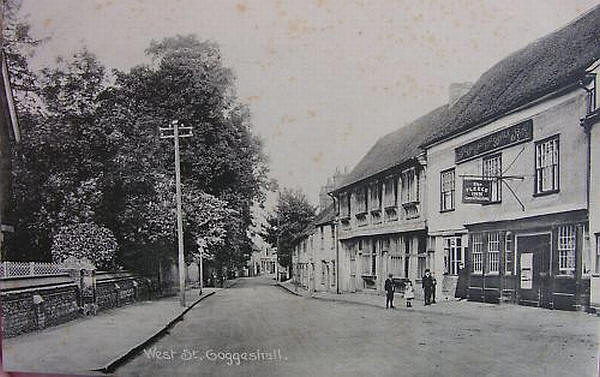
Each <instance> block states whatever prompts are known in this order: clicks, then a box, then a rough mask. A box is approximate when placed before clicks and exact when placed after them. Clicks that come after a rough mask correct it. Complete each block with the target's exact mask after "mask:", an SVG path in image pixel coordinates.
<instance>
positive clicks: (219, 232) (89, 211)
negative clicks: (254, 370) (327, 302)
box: [8, 35, 270, 270]
mask: <svg viewBox="0 0 600 377" xmlns="http://www.w3.org/2000/svg"><path fill="white" fill-rule="evenodd" d="M146 52H147V54H148V55H149V56H150V58H151V63H149V64H141V65H138V66H135V67H133V68H131V69H130V70H129V71H126V72H123V71H116V70H113V71H109V70H108V69H106V67H104V66H103V65H102V64H101V63H100V62H99V60H98V59H97V58H96V56H95V55H94V54H93V53H92V52H90V51H87V50H83V51H80V52H77V53H76V54H74V55H73V56H72V57H71V59H59V60H58V61H57V64H56V65H54V66H52V67H51V68H46V69H44V70H42V71H41V72H40V73H39V74H38V76H37V80H36V85H37V88H36V93H37V94H38V96H39V101H38V102H39V104H40V107H41V111H35V112H34V111H31V109H30V108H28V107H26V106H20V107H19V110H20V115H21V117H22V122H21V123H22V133H23V142H22V143H21V144H20V145H19V146H18V147H17V148H15V153H14V158H13V164H14V170H15V190H14V191H15V204H16V212H17V215H16V216H15V217H16V219H17V233H16V235H15V237H14V239H13V240H12V242H11V243H10V245H9V246H10V249H9V252H8V257H9V258H10V259H13V260H50V259H52V258H54V259H56V256H55V255H56V253H57V251H56V250H57V248H56V247H55V246H53V245H57V244H60V242H59V241H60V240H64V239H65V232H66V231H67V230H68V231H69V232H72V231H73V230H82V229H83V230H85V229H88V230H89V229H101V230H104V229H106V230H108V231H110V232H111V233H112V234H113V235H114V239H115V240H116V242H117V245H118V248H115V250H118V253H117V257H116V263H119V264H121V265H122V266H124V267H128V268H133V269H141V270H148V269H150V268H151V267H150V266H149V265H148V263H150V262H148V261H152V260H158V259H164V258H171V257H173V256H174V253H175V251H176V247H175V245H176V237H175V229H176V228H175V215H174V208H175V204H174V193H175V189H174V183H173V182H174V167H173V144H172V141H171V140H161V139H159V137H158V129H159V127H165V126H166V125H167V124H168V123H169V122H171V121H172V120H175V119H176V120H178V121H180V122H181V123H183V124H184V125H186V126H191V127H193V137H191V138H186V139H182V141H181V170H182V186H183V207H184V208H183V212H184V221H185V223H184V230H185V249H186V252H187V253H188V258H190V257H191V253H192V252H193V251H195V250H197V243H198V242H199V241H201V242H202V243H204V244H206V245H207V248H208V252H209V253H210V254H211V255H212V256H213V260H214V263H215V266H216V267H217V268H218V269H221V270H222V268H223V267H229V268H237V267H241V266H242V265H244V264H245V262H246V260H247V258H248V256H249V254H250V253H251V251H252V247H251V241H250V238H249V236H248V228H249V226H250V225H251V224H252V220H253V219H252V214H251V210H250V208H251V206H252V205H255V204H257V203H262V202H263V201H264V195H265V194H264V190H266V189H268V187H269V183H270V182H269V180H268V178H267V173H268V167H267V159H266V157H265V155H264V154H263V149H262V148H263V147H262V141H261V140H260V139H259V138H258V137H257V136H256V135H255V134H254V133H253V130H252V128H253V126H252V121H251V117H250V111H249V109H248V108H247V107H246V106H245V105H243V104H241V103H240V102H239V100H238V99H237V97H236V93H235V86H234V85H235V80H234V75H233V73H232V71H231V70H230V69H229V68H227V67H225V66H224V65H223V62H222V59H221V54H220V50H219V47H218V45H217V44H216V43H213V42H208V41H200V40H198V39H197V38H196V37H195V36H191V35H190V36H176V37H171V38H165V39H164V40H162V41H154V42H152V43H151V44H150V46H149V47H148V49H147V50H146ZM89 224H93V225H89ZM94 227H96V228H94ZM67 233H68V232H67ZM96 234H100V233H99V232H96Z"/></svg>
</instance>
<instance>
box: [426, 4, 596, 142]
mask: <svg viewBox="0 0 600 377" xmlns="http://www.w3.org/2000/svg"><path fill="white" fill-rule="evenodd" d="M598 59H600V6H597V7H595V8H593V9H591V10H590V11H589V12H587V13H586V14H584V15H583V16H581V17H579V18H577V19H575V20H574V21H572V22H571V23H569V24H568V25H566V26H565V27H563V28H561V29H559V30H557V31H555V32H553V33H551V34H548V35H546V36H544V37H542V38H540V39H538V40H536V41H534V42H532V43H530V44H529V45H527V46H526V47H524V48H522V49H520V50H518V51H516V52H514V53H512V54H511V55H509V56H507V57H506V58H504V59H502V60H501V61H500V62H498V63H497V64H495V65H494V66H493V67H491V68H490V69H489V70H488V71H487V72H485V73H484V74H483V75H481V77H480V78H479V80H477V82H476V83H475V84H474V85H473V87H472V88H471V90H470V91H469V92H468V93H467V94H465V95H464V96H463V97H462V98H461V99H460V100H459V101H458V102H457V103H456V104H455V105H453V106H452V107H451V109H450V112H449V116H448V121H447V123H446V125H445V126H444V127H440V128H439V129H438V130H436V132H434V133H433V134H432V135H431V137H430V138H429V139H428V140H427V141H426V143H425V144H432V143H434V142H437V141H440V140H442V139H445V138H447V137H450V136H452V135H455V134H457V133H460V132H463V131H466V130H468V129H471V128H476V127H477V126H480V125H483V124H485V123H486V122H489V121H491V120H493V119H495V118H497V117H499V116H501V115H503V114H505V113H507V112H509V111H511V110H514V109H516V108H518V107H520V106H523V105H525V104H527V103H529V102H531V101H533V100H535V99H537V98H540V97H542V96H544V95H546V94H550V93H552V92H554V91H556V90H559V89H561V88H563V87H566V86H567V85H569V84H573V83H576V82H577V81H578V80H579V79H581V78H582V77H583V75H584V74H585V69H586V68H587V67H589V66H590V65H591V64H592V63H594V62H595V61H596V60H598Z"/></svg>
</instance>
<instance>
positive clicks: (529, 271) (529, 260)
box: [521, 253, 533, 289]
mask: <svg viewBox="0 0 600 377" xmlns="http://www.w3.org/2000/svg"><path fill="white" fill-rule="evenodd" d="M532 288H533V253H522V254H521V289H532Z"/></svg>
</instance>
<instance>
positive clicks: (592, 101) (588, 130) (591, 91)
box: [579, 73, 596, 211]
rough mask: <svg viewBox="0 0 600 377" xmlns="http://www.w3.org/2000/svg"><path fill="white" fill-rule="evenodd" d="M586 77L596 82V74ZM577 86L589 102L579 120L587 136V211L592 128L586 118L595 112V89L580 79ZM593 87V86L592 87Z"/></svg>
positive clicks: (589, 74) (588, 205)
mask: <svg viewBox="0 0 600 377" xmlns="http://www.w3.org/2000/svg"><path fill="white" fill-rule="evenodd" d="M586 77H591V78H592V80H593V81H594V83H595V81H596V74H593V73H588V74H587V75H586ZM579 86H580V87H581V89H583V90H585V91H586V93H587V94H588V96H589V99H590V102H589V104H588V108H587V109H586V116H585V117H584V118H583V119H582V120H581V123H580V124H581V126H582V127H583V129H584V130H585V134H586V136H587V159H586V160H587V161H586V165H587V166H586V168H587V182H586V204H587V208H588V211H589V209H590V185H591V177H590V175H591V172H592V167H591V159H592V141H591V136H592V135H591V128H592V122H589V121H588V120H587V116H588V115H590V114H592V113H594V112H595V111H596V98H595V91H596V88H595V87H594V88H592V89H588V88H587V86H586V85H585V83H584V80H583V79H582V80H581V81H579ZM594 86H595V85H594Z"/></svg>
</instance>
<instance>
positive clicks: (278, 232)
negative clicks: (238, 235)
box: [262, 189, 315, 267]
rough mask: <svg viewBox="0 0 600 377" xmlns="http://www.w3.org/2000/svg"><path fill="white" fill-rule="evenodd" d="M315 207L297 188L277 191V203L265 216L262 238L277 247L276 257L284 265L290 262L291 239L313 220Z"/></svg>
mask: <svg viewBox="0 0 600 377" xmlns="http://www.w3.org/2000/svg"><path fill="white" fill-rule="evenodd" d="M314 217H315V207H314V206H313V205H311V204H310V202H309V201H308V199H307V198H306V195H304V193H303V192H302V191H299V190H290V189H284V190H283V191H281V192H279V196H278V198H277V204H276V206H275V209H274V211H273V212H272V213H270V214H269V215H268V216H267V219H266V220H267V224H266V225H265V229H264V232H263V235H262V236H263V238H264V239H265V241H266V242H268V243H270V244H271V245H272V246H273V247H278V249H277V259H278V261H279V263H280V264H281V265H282V266H284V267H290V266H291V264H292V252H293V241H294V239H295V238H296V237H298V236H299V235H300V234H301V233H302V231H304V230H305V229H306V227H307V226H309V225H310V223H311V222H312V221H313V219H314Z"/></svg>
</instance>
